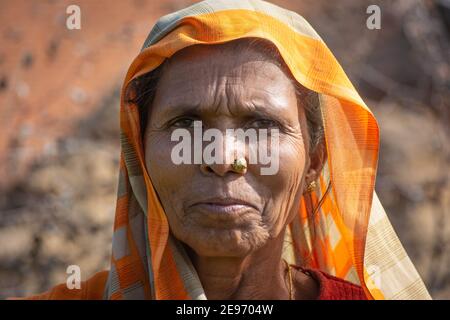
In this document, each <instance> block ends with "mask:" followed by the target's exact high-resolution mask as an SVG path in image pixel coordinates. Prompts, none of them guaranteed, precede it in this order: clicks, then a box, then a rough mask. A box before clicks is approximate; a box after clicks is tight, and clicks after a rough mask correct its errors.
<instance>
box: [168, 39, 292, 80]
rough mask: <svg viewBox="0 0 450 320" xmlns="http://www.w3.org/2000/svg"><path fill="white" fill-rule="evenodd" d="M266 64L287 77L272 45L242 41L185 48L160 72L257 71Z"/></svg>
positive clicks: (261, 40)
mask: <svg viewBox="0 0 450 320" xmlns="http://www.w3.org/2000/svg"><path fill="white" fill-rule="evenodd" d="M269 64H270V65H274V66H277V67H278V68H280V69H281V70H282V71H284V72H285V73H289V72H288V67H287V66H286V65H285V64H284V62H283V61H282V58H281V55H280V54H279V52H278V50H277V49H276V47H275V46H274V45H273V44H272V43H270V42H269V41H267V40H264V39H257V38H243V39H238V40H233V41H230V42H226V43H221V44H209V45H205V44H198V45H192V46H189V47H187V48H184V49H182V50H180V51H178V52H176V53H175V54H174V55H173V56H172V57H170V58H169V59H168V60H167V61H166V63H165V65H164V69H163V70H164V71H166V70H168V69H169V70H170V71H171V72H173V71H174V70H176V69H180V68H183V69H185V70H186V69H188V70H189V69H191V70H192V71H194V70H195V69H198V68H205V69H212V68H214V67H216V68H220V67H223V68H226V69H228V70H231V71H232V70H233V69H234V68H236V67H238V66H245V65H248V66H251V67H252V68H257V67H258V66H263V65H264V66H268V65H269ZM190 66H191V68H190ZM164 73H165V72H163V74H164Z"/></svg>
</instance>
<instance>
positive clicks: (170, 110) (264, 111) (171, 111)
mask: <svg viewBox="0 0 450 320" xmlns="http://www.w3.org/2000/svg"><path fill="white" fill-rule="evenodd" d="M267 105H270V106H269V107H267V106H263V105H261V104H259V103H258V104H257V103H253V102H250V103H245V104H237V105H236V107H237V110H238V112H239V113H238V114H236V113H235V114H234V115H233V116H242V117H252V116H254V115H257V116H259V117H269V118H274V119H280V120H283V119H285V117H284V116H283V114H284V113H283V112H282V111H283V110H284V109H285V108H284V106H274V105H273V104H271V103H267ZM213 110H215V108H214V109H213V108H211V109H209V108H205V107H204V106H202V105H201V104H200V103H197V104H186V103H183V102H181V103H180V104H177V103H174V104H168V105H167V107H165V108H164V112H163V117H164V118H166V117H172V116H179V115H192V116H200V115H201V114H202V113H206V112H212V113H213V112H214V111H213Z"/></svg>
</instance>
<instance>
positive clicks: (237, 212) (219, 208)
mask: <svg viewBox="0 0 450 320" xmlns="http://www.w3.org/2000/svg"><path fill="white" fill-rule="evenodd" d="M189 211H191V212H192V213H197V214H199V216H197V217H198V218H200V220H201V221H202V223H206V224H209V222H216V223H223V225H222V226H223V227H227V226H231V225H236V224H245V221H246V220H247V219H245V217H246V216H247V215H248V214H253V215H255V214H257V215H258V216H259V210H258V208H257V207H256V206H254V205H252V204H250V203H248V202H245V201H242V200H237V199H230V198H227V199H222V198H221V199H211V200H204V201H199V202H196V203H194V204H192V205H191V206H190V207H189Z"/></svg>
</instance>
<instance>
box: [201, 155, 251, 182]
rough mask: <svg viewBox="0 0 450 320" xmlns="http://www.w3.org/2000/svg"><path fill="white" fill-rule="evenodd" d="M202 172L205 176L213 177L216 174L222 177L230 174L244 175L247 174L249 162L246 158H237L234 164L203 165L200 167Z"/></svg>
mask: <svg viewBox="0 0 450 320" xmlns="http://www.w3.org/2000/svg"><path fill="white" fill-rule="evenodd" d="M200 170H201V171H202V173H203V174H206V175H211V174H216V175H218V176H220V177H223V176H225V175H226V174H227V173H228V172H231V173H236V174H239V175H243V174H245V173H246V172H247V160H246V159H245V158H244V157H241V158H236V159H234V160H233V163H231V164H230V163H223V164H219V163H213V164H207V163H202V164H201V165H200Z"/></svg>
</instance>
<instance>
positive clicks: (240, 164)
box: [231, 158, 247, 174]
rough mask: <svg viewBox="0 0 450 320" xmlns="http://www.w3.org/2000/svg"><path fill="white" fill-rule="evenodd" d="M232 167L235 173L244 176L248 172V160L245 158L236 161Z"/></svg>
mask: <svg viewBox="0 0 450 320" xmlns="http://www.w3.org/2000/svg"><path fill="white" fill-rule="evenodd" d="M231 167H232V168H233V170H234V171H235V172H237V173H242V174H244V173H246V172H247V160H245V158H238V159H234V162H233V164H232V165H231Z"/></svg>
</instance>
